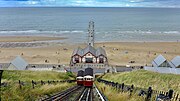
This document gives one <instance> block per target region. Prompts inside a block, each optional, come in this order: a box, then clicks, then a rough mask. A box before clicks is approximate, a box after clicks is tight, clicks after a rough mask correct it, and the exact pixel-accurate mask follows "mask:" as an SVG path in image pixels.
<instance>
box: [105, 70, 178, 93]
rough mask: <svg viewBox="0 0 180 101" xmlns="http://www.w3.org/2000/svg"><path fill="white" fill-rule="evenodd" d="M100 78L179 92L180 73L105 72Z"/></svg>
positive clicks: (143, 71)
mask: <svg viewBox="0 0 180 101" xmlns="http://www.w3.org/2000/svg"><path fill="white" fill-rule="evenodd" d="M102 78H103V79H105V80H109V81H114V82H118V83H125V84H126V85H132V84H134V86H135V87H140V88H148V87H150V86H151V87H152V88H153V89H155V90H163V91H168V90H169V89H173V90H174V91H175V92H179V93H180V82H179V81H180V75H175V74H160V73H155V72H150V71H145V70H138V71H132V72H123V73H114V74H106V75H104V76H103V77H102Z"/></svg>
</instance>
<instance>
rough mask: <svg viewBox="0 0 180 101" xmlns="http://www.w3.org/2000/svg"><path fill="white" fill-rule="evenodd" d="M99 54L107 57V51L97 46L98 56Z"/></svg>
mask: <svg viewBox="0 0 180 101" xmlns="http://www.w3.org/2000/svg"><path fill="white" fill-rule="evenodd" d="M99 55H104V56H105V57H106V52H105V50H104V49H103V48H101V47H99V48H97V50H96V56H99Z"/></svg>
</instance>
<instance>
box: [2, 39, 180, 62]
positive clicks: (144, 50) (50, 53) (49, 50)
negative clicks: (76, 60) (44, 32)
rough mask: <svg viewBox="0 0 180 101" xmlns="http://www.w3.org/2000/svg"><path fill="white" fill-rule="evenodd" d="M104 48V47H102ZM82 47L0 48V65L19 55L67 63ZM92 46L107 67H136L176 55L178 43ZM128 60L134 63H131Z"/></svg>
mask: <svg viewBox="0 0 180 101" xmlns="http://www.w3.org/2000/svg"><path fill="white" fill-rule="evenodd" d="M103 46H104V47H103ZM77 47H82V48H84V47H86V44H85V43H81V44H72V43H69V44H68V43H59V44H57V43H53V44H48V45H46V46H45V47H38V48H37V47H23V48H16V47H9V48H5V47H3V48H2V47H1V48H0V62H1V63H9V62H10V61H12V60H13V59H14V58H15V57H16V56H17V55H21V54H22V53H23V55H21V56H22V57H23V58H24V59H25V60H26V61H27V62H28V63H30V64H46V63H45V62H44V61H45V60H48V61H49V63H48V64H69V62H70V59H71V55H72V53H73V50H74V49H75V48H77ZM96 47H103V48H104V49H105V50H106V54H107V57H108V62H109V64H110V65H127V64H128V65H131V66H139V65H145V64H148V65H150V64H151V61H152V60H153V59H154V58H155V57H157V56H158V55H159V54H162V55H163V56H164V57H165V58H167V59H168V60H171V59H172V58H174V57H175V56H177V55H180V42H178V43H177V42H145V43H143V42H103V43H95V48H96ZM129 61H135V63H133V64H131V63H129Z"/></svg>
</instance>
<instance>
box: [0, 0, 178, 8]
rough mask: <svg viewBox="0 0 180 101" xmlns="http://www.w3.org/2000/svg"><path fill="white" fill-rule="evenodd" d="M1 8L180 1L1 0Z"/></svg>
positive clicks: (172, 2)
mask: <svg viewBox="0 0 180 101" xmlns="http://www.w3.org/2000/svg"><path fill="white" fill-rule="evenodd" d="M0 6H1V7H4V6H5V7H17V6H18V7H22V6H59V7H67V6H75V7H180V0H0Z"/></svg>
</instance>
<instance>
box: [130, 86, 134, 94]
mask: <svg viewBox="0 0 180 101" xmlns="http://www.w3.org/2000/svg"><path fill="white" fill-rule="evenodd" d="M133 90H134V85H133V84H132V85H131V88H130V96H131V95H132V92H133Z"/></svg>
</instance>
